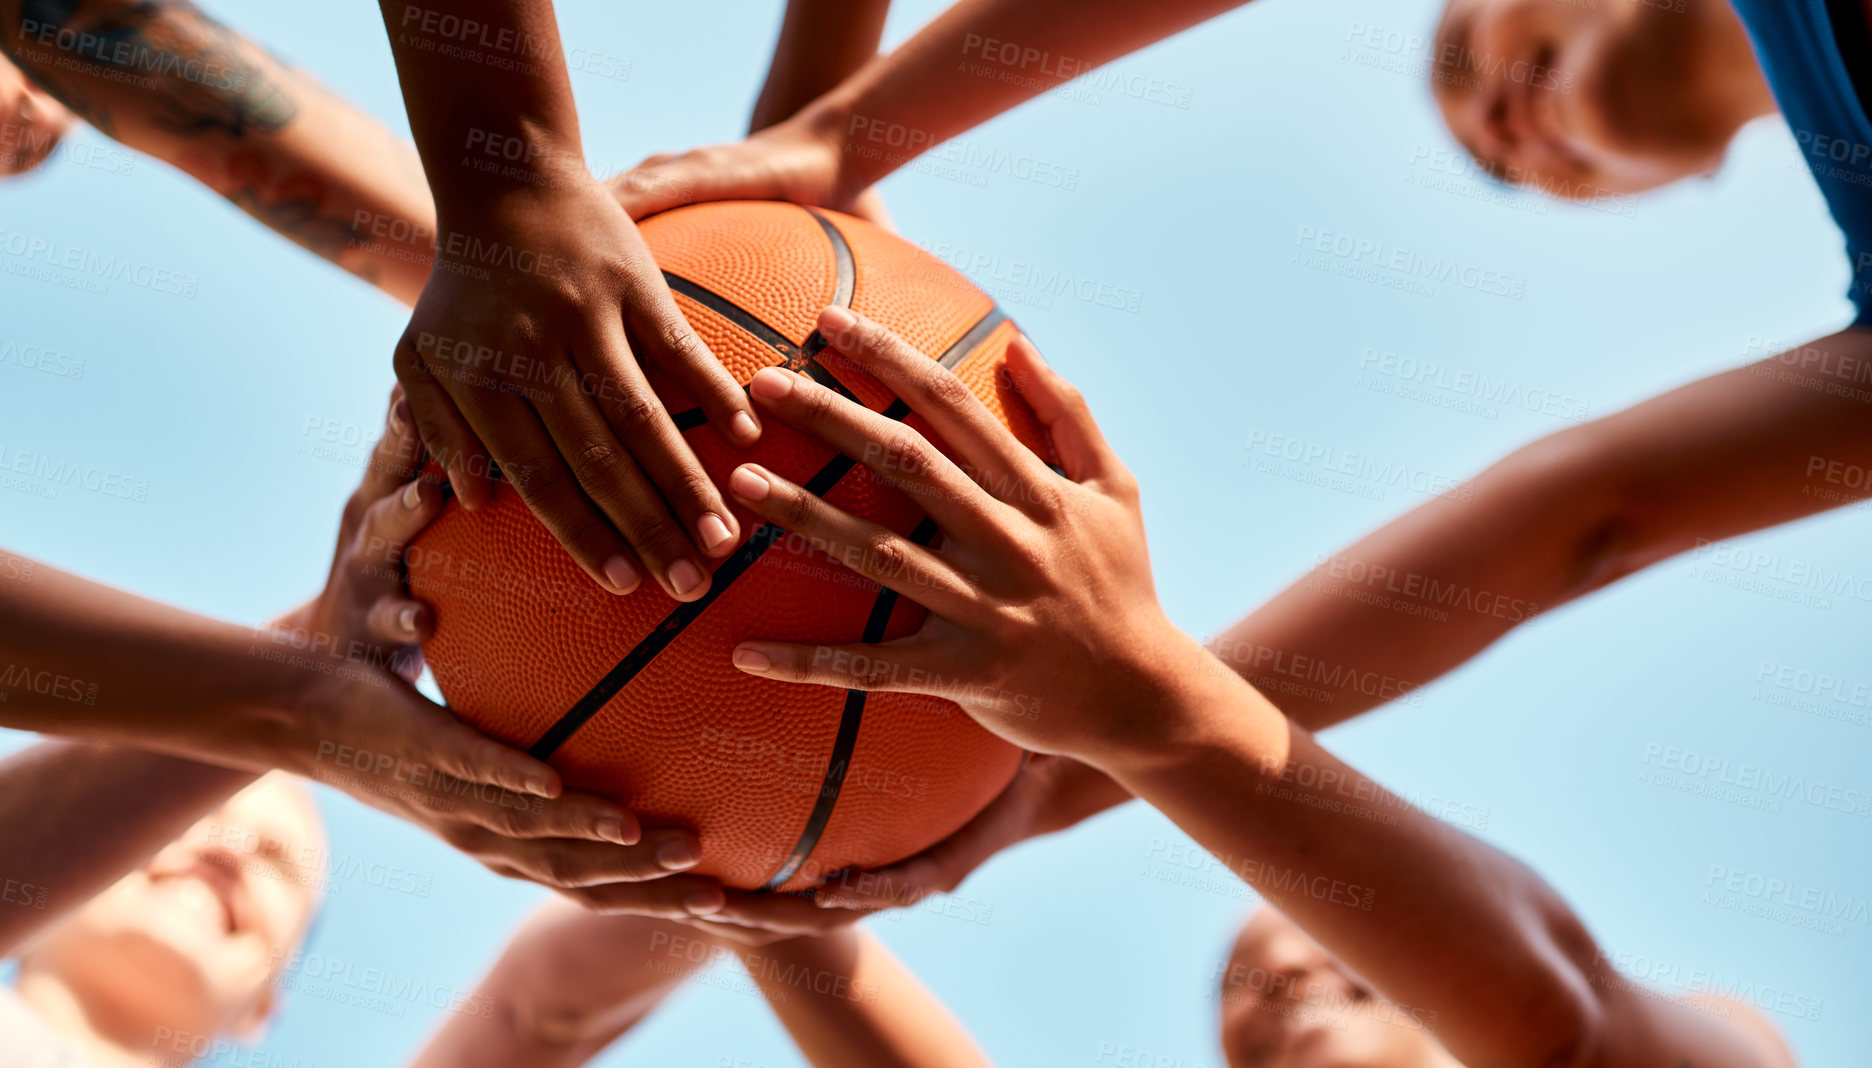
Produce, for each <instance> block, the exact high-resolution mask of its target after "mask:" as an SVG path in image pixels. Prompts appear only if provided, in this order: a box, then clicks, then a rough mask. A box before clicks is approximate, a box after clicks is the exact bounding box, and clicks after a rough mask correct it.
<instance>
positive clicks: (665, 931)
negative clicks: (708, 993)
mask: <svg viewBox="0 0 1872 1068" xmlns="http://www.w3.org/2000/svg"><path fill="white" fill-rule="evenodd" d="M692 947H700V948H702V950H703V952H700V953H692V952H691V949H692ZM726 955H727V951H726V950H722V949H720V948H719V947H717V946H716V945H715V943H714V941H713V940H712V939H710V938H709V937H708V936H706V935H703V934H702V933H701V932H699V931H697V930H696V929H695V928H693V927H689V926H686V925H684V924H680V923H675V922H672V921H667V920H655V919H649V918H646V917H640V916H597V915H593V914H592V913H589V912H586V911H584V910H583V909H580V908H578V907H577V906H575V905H573V904H571V903H570V902H567V901H564V900H561V899H558V898H553V899H550V900H548V901H547V902H546V904H545V905H543V906H542V907H541V908H540V909H539V911H538V912H535V913H534V914H533V915H532V916H531V917H529V918H528V919H527V921H526V922H525V923H524V924H522V925H521V927H520V929H519V930H518V931H517V932H515V934H514V937H513V939H512V941H511V942H509V943H508V945H507V948H506V949H505V950H503V951H502V952H501V956H500V959H499V960H498V961H496V962H495V964H494V967H493V968H491V969H490V970H489V971H488V974H487V976H486V977H485V978H483V979H482V980H481V983H480V984H479V985H478V986H477V987H476V988H475V992H474V994H473V996H472V997H471V998H470V999H469V1001H468V1006H469V1008H470V1009H471V1010H472V1011H465V1012H457V1013H451V1014H449V1015H447V1016H446V1017H444V1019H443V1022H442V1025H441V1027H440V1028H439V1029H438V1030H437V1031H436V1033H435V1034H434V1035H433V1036H432V1037H431V1038H430V1039H429V1041H428V1042H427V1043H426V1044H425V1045H424V1047H423V1049H422V1051H421V1052H420V1053H418V1054H417V1055H416V1057H415V1059H414V1060H412V1061H411V1068H509V1066H510V1065H516V1064H524V1065H527V1066H528V1068H577V1066H578V1065H581V1064H584V1063H585V1062H586V1061H588V1060H590V1059H591V1058H592V1057H595V1056H597V1055H598V1053H599V1052H600V1051H602V1050H603V1049H604V1048H605V1047H606V1046H607V1045H609V1044H610V1043H611V1042H613V1041H615V1040H616V1039H617V1037H618V1036H619V1035H621V1034H623V1033H624V1032H625V1031H627V1030H629V1029H630V1028H631V1027H632V1026H633V1025H635V1024H636V1023H637V1022H638V1021H640V1020H642V1019H643V1018H644V1017H645V1016H647V1015H649V1014H650V1012H651V1011H652V1010H653V1009H655V1008H656V1006H657V1005H658V1004H659V1003H660V1002H661V1001H662V1000H663V998H664V997H666V996H667V995H668V994H669V992H670V991H671V990H672V989H674V988H675V986H676V984H677V983H680V982H681V981H682V980H684V979H686V978H687V977H688V976H689V975H690V974H692V973H693V972H695V971H698V970H700V969H701V968H703V967H706V966H707V964H708V963H711V962H713V961H716V960H719V959H721V958H722V957H725V956H726ZM696 957H699V958H700V961H698V960H697V959H694V958H696Z"/></svg>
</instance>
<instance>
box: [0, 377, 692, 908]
mask: <svg viewBox="0 0 1872 1068" xmlns="http://www.w3.org/2000/svg"><path fill="white" fill-rule="evenodd" d="M420 455H421V454H420V449H419V447H418V446H417V444H416V441H415V437H414V431H413V429H412V428H411V426H410V419H409V412H408V408H407V406H406V405H404V404H403V403H402V402H401V401H400V400H399V401H397V402H395V403H394V404H393V405H392V407H391V411H390V416H389V418H388V419H387V420H386V425H385V432H384V435H383V437H382V439H380V440H379V442H378V444H377V447H376V449H375V451H374V452H373V453H372V455H371V457H370V461H369V463H368V465H367V467H366V471H365V474H364V478H363V481H362V483H361V485H360V486H359V487H358V489H357V491H356V492H355V493H354V494H353V495H352V497H351V499H350V501H349V502H348V503H347V504H346V506H345V509H344V515H343V519H342V521H341V523H340V524H339V533H338V544H337V547H336V549H335V551H334V552H333V554H332V567H331V572H330V576H329V578H328V580H327V582H326V584H325V589H324V590H323V591H322V592H321V593H320V594H319V596H317V597H315V598H313V599H312V600H311V601H309V602H307V603H306V604H305V605H304V606H302V607H300V608H298V609H296V610H294V611H293V612H291V613H288V614H287V615H286V616H285V617H283V618H282V619H280V620H279V621H277V622H276V623H275V624H274V625H273V626H271V627H269V628H266V629H264V630H253V629H250V628H247V627H241V626H236V625H234V624H230V623H222V622H219V621H216V620H211V619H205V618H203V617H201V616H197V615H193V614H191V613H188V612H183V611H181V610H179V609H175V608H171V607H169V606H167V605H161V604H157V603H155V602H152V601H147V600H143V599H142V598H139V597H135V596H133V595H131V594H128V593H124V592H123V591H120V590H114V589H111V588H110V587H108V586H103V585H100V584H97V583H94V582H88V581H86V580H84V579H81V578H78V577H77V576H74V575H68V574H65V573H64V572H60V571H57V570H54V569H52V568H49V567H45V566H43V565H39V564H36V563H35V562H33V561H30V560H27V559H25V558H23V557H17V556H10V555H7V554H4V553H0V726H7V727H17V728H23V729H27V730H37V731H41V732H44V733H48V734H56V735H62V736H65V737H68V738H72V739H76V740H82V741H87V742H92V743H97V744H111V745H125V746H134V747H136V748H140V749H147V750H153V751H156V752H162V753H167V754H170V755H172V756H175V757H178V758H183V757H187V758H198V759H201V760H206V761H212V762H214V763H216V764H221V765H225V766H228V767H232V768H239V769H243V770H244V771H246V772H248V773H252V772H257V771H261V770H265V769H267V768H272V767H280V768H284V769H286V770H289V771H293V772H295V773H297V774H300V775H304V776H306V777H308V778H313V779H317V780H319V781H320V782H324V783H327V784H328V785H331V786H334V787H337V788H338V789H341V790H343V791H345V792H346V793H349V794H351V795H352V796H354V797H356V798H357V799H358V800H360V801H363V802H364V803H365V804H368V805H372V806H373V807H376V808H380V809H383V810H385V811H387V812H390V813H392V814H393V815H397V816H400V817H402V818H404V819H407V820H409V821H411V822H413V823H416V824H417V825H419V826H422V827H426V828H428V829H429V830H431V831H432V832H434V833H435V834H436V835H438V836H439V837H441V838H442V839H443V840H444V841H446V842H448V843H449V844H450V845H452V846H454V847H456V848H457V849H460V850H461V851H463V852H465V853H468V854H469V855H471V856H473V857H475V858H476V859H478V860H480V861H481V862H482V863H484V864H486V865H487V866H488V867H490V868H492V869H494V870H495V871H496V872H498V873H500V874H502V875H507V876H513V877H521V878H528V879H532V880H534V881H536V882H540V883H543V884H546V885H549V886H552V887H554V888H556V889H559V890H560V891H562V892H563V893H565V894H566V895H567V896H569V897H573V898H575V899H577V900H579V901H581V902H583V903H584V904H586V905H588V906H589V907H594V908H601V907H610V906H612V905H613V904H614V903H615V902H617V901H618V900H619V899H627V900H630V901H633V902H635V903H636V905H637V907H638V908H639V909H640V910H645V911H652V912H659V913H663V914H673V915H679V916H681V915H688V914H689V910H688V906H686V904H685V900H686V898H687V896H688V895H689V894H691V893H694V892H698V891H702V892H706V893H709V894H711V895H719V894H720V890H719V889H718V888H716V887H715V886H714V884H713V883H712V882H708V881H705V880H697V879H693V878H692V877H688V876H673V877H669V878H653V877H655V876H664V875H666V874H667V872H668V869H667V868H665V867H664V866H663V865H661V864H660V863H659V862H658V860H657V853H658V850H659V848H661V847H662V846H664V845H665V844H666V843H668V842H669V841H670V840H672V839H679V840H683V841H686V842H689V843H690V844H691V845H692V846H693V840H694V836H693V835H691V834H690V833H689V832H687V831H684V830H680V829H677V828H658V829H651V830H643V829H642V828H640V827H639V826H638V824H637V821H636V819H635V818H634V817H633V816H632V815H631V814H630V813H629V812H628V811H626V810H624V809H622V808H620V807H619V806H618V805H617V804H615V803H614V802H611V801H608V800H605V799H603V798H599V797H597V796H594V795H591V794H583V793H578V792H566V791H562V789H561V784H560V782H559V777H558V773H557V772H555V771H554V770H553V769H552V767H551V766H550V765H547V764H544V763H541V762H540V761H537V760H534V759H533V758H531V757H529V756H527V755H526V754H524V753H521V752H519V751H517V750H513V749H510V748H508V747H506V746H503V745H501V744H499V743H498V742H496V741H494V740H493V739H492V738H488V737H487V736H485V735H482V734H480V733H479V732H477V731H475V730H474V729H472V728H470V727H468V726H467V725H465V724H464V723H462V722H461V721H460V720H458V719H456V718H455V717H454V716H453V715H451V714H450V713H449V711H448V710H447V709H445V708H443V707H441V706H439V705H436V704H433V703H431V702H430V701H428V700H427V699H426V698H424V697H423V696H422V695H421V694H419V693H417V692H416V690H415V689H414V687H412V686H411V685H410V682H409V680H410V679H411V678H413V677H414V673H415V671H416V670H419V668H420V662H421V661H420V652H419V651H418V649H417V643H419V642H421V641H422V640H423V639H425V638H426V637H427V636H428V634H429V632H430V628H431V626H432V622H433V621H432V619H431V618H430V614H429V610H428V609H427V608H426V607H425V606H423V605H420V604H418V603H416V602H413V601H410V600H409V599H408V597H407V595H406V594H405V592H404V590H403V586H402V578H401V571H400V562H401V559H402V555H403V547H404V546H405V545H406V544H408V542H409V541H410V540H411V539H412V538H414V537H415V536H416V534H417V533H419V532H420V531H421V530H422V528H423V527H424V526H425V525H426V524H427V523H428V521H429V519H430V518H432V517H433V516H434V515H435V514H436V513H437V512H439V511H440V510H441V508H442V493H441V488H440V487H439V486H437V485H435V484H434V483H433V482H431V481H428V480H425V479H422V478H417V477H415V475H416V466H417V463H418V461H419V457H420ZM124 759H125V760H130V758H128V757H126V758H124ZM130 762H131V763H133V764H134V763H136V762H135V761H134V760H131V761H130ZM152 763H154V764H160V762H159V761H158V762H152ZM681 866H682V865H678V867H681ZM120 874H121V873H120ZM4 877H5V873H4V872H0V878H4ZM54 889H55V890H58V892H60V893H64V892H65V891H64V889H63V888H60V887H54ZM711 900H713V898H711Z"/></svg>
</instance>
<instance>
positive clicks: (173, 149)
mask: <svg viewBox="0 0 1872 1068" xmlns="http://www.w3.org/2000/svg"><path fill="white" fill-rule="evenodd" d="M24 10H25V9H24V5H23V3H22V0H0V12H4V15H5V18H4V23H5V26H4V29H5V33H6V37H5V48H6V51H7V53H8V55H9V56H11V57H12V58H13V59H14V60H15V62H17V63H18V64H19V66H20V67H21V69H22V70H24V71H25V72H26V73H27V74H28V75H29V76H31V77H32V78H33V79H34V80H35V81H37V82H39V83H40V84H42V85H43V86H44V87H45V88H46V89H47V90H48V91H49V92H51V93H53V94H54V95H56V96H57V97H59V99H61V100H62V101H63V102H64V103H65V104H66V105H67V106H69V107H70V108H71V109H72V110H73V111H74V112H76V113H77V114H78V115H79V116H81V117H82V118H84V119H85V120H86V121H88V122H90V123H91V124H92V125H94V126H96V127H97V128H98V129H99V130H100V131H102V132H103V133H105V134H107V135H108V136H110V137H113V138H115V139H116V140H118V141H120V142H122V143H123V144H125V145H128V146H129V147H131V148H134V149H136V150H138V151H139V152H143V153H145V154H147V155H150V156H153V157H155V158H157V159H160V160H162V161H164V162H166V163H169V164H170V165H172V166H174V167H176V168H178V169H179V170H182V171H183V172H185V173H187V174H189V175H190V176H192V177H194V178H195V179H197V180H198V181H200V182H201V183H202V184H204V185H206V186H208V187H209V188H210V189H213V190H214V191H215V192H216V193H219V194H220V195H221V196H223V197H225V198H226V199H227V200H228V201H229V202H230V203H232V204H234V205H235V206H236V207H238V208H240V209H241V210H242V211H245V212H247V213H248V214H249V215H251V216H253V217H254V218H255V219H257V220H259V221H260V222H261V223H264V224H265V225H266V226H268V227H269V228H271V229H273V230H274V231H275V232H277V233H279V234H280V235H281V236H283V237H285V238H287V239H289V240H291V241H293V242H294V243H296V244H298V245H300V246H301V247H303V248H305V249H307V250H308V251H311V252H313V253H315V254H317V255H319V256H321V257H323V258H325V259H327V260H329V261H331V262H332V263H334V264H337V265H338V266H340V267H342V268H344V269H345V270H347V271H350V272H351V273H353V274H356V275H358V276H359V277H361V278H363V279H365V280H366V281H369V282H371V283H372V284H373V285H376V286H378V287H379V288H381V289H383V290H384V291H385V292H387V293H389V294H390V295H391V296H394V297H396V298H398V299H400V300H403V301H404V302H406V303H408V302H411V301H413V300H414V299H415V297H416V294H417V293H419V292H421V290H422V283H423V280H424V279H425V278H426V277H427V276H428V263H429V257H430V252H431V248H430V246H431V245H432V243H433V241H434V234H435V225H434V218H433V216H434V209H433V208H432V207H431V206H430V201H429V195H428V189H427V187H426V186H425V185H424V184H423V180H422V173H421V167H420V165H419V164H418V162H417V160H416V156H415V153H414V152H413V151H412V150H411V148H410V146H409V145H407V144H405V143H404V142H402V141H400V140H398V139H397V138H396V137H395V136H393V135H392V134H391V133H390V132H389V131H388V130H387V129H385V128H384V127H383V125H382V124H381V123H379V122H377V121H376V120H375V119H372V118H371V117H370V116H368V115H365V114H364V113H363V112H361V111H359V110H358V109H357V108H356V107H354V106H353V105H351V104H350V103H348V102H346V101H344V100H342V99H340V98H338V97H336V96H334V95H333V94H331V93H330V92H328V91H327V90H325V89H324V88H323V87H322V86H320V85H319V84H318V83H317V81H316V80H315V79H313V78H311V77H310V76H308V75H306V74H304V73H303V72H301V71H298V70H294V69H292V68H290V67H287V66H285V65H284V64H282V63H280V62H279V61H278V60H276V59H275V58H274V57H273V56H272V55H271V54H269V53H268V52H267V51H266V49H264V48H262V47H261V46H259V45H257V44H255V43H254V42H252V41H250V40H247V39H246V38H244V37H242V36H240V35H239V34H236V33H234V32H232V31H231V30H229V29H228V28H227V27H225V26H223V25H221V24H220V23H218V22H216V21H215V20H214V19H213V18H211V17H209V16H208V15H207V14H206V13H204V12H203V11H201V10H200V9H199V8H197V7H195V6H194V5H193V4H191V3H188V2H186V0H167V2H156V3H149V2H131V0H81V2H79V3H77V4H75V5H72V6H71V7H70V8H69V10H67V11H63V12H61V14H60V16H59V17H58V18H57V19H56V20H50V19H48V18H45V17H42V16H40V15H38V14H26V13H24Z"/></svg>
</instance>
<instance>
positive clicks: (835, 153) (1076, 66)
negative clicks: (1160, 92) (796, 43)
mask: <svg viewBox="0 0 1872 1068" xmlns="http://www.w3.org/2000/svg"><path fill="white" fill-rule="evenodd" d="M1245 2H1246V0H1163V2H1161V3H1147V4H1140V3H1128V2H1126V0H962V2H961V3H958V4H956V5H955V6H953V7H951V8H949V9H948V10H947V11H944V12H943V13H942V14H941V15H938V16H937V17H936V18H935V19H934V20H933V21H931V22H930V23H929V25H927V26H925V27H923V29H921V30H919V31H918V32H917V34H916V35H915V36H914V37H912V38H910V39H909V40H908V41H905V42H904V43H903V44H902V45H900V46H898V47H897V48H896V49H895V50H894V51H892V52H891V53H890V54H889V55H885V56H879V57H877V58H876V59H873V60H872V61H871V62H869V63H867V64H865V65H864V66H863V67H862V68H860V69H859V70H858V71H857V72H856V73H854V74H853V75H852V76H851V77H849V78H846V79H845V80H844V81H842V82H840V83H839V84H838V85H837V86H836V87H835V88H833V89H831V90H830V91H828V92H826V93H825V94H824V95H822V96H820V97H819V98H818V99H816V100H814V101H813V103H812V104H810V105H808V106H807V107H806V108H804V109H803V110H801V111H800V112H799V113H798V114H796V115H794V116H793V117H792V118H790V119H787V120H786V121H785V122H782V123H779V124H777V125H775V126H772V127H770V128H768V129H765V130H762V131H760V132H758V133H756V134H755V135H754V136H753V137H750V138H749V139H748V140H746V141H743V142H741V143H739V144H734V145H719V146H716V147H713V148H705V149H698V150H696V151H694V152H690V153H687V154H685V155H682V156H678V157H674V158H670V159H663V160H659V161H657V162H656V163H654V164H653V165H650V166H646V167H643V168H641V169H640V170H639V171H637V172H634V180H632V181H629V182H620V183H616V184H615V188H616V189H617V190H618V195H619V199H620V201H622V203H623V204H624V207H625V210H627V211H629V212H630V213H631V215H632V217H634V218H642V217H643V216H644V215H647V214H650V213H652V212H657V211H662V210H665V209H667V208H672V207H675V206H677V205H679V204H686V203H691V202H694V201H703V200H793V201H797V202H799V203H805V204H815V205H820V206H823V207H830V208H839V209H847V208H849V207H850V206H851V205H852V203H853V201H854V200H855V199H856V198H857V197H858V195H859V194H860V193H862V192H863V191H864V190H865V189H867V188H869V187H870V186H872V185H873V184H875V183H877V182H879V181H881V180H883V179H884V177H885V176H886V175H889V174H890V173H891V172H892V171H895V170H896V169H897V168H899V167H902V166H903V165H904V164H906V163H909V162H910V161H911V160H913V159H915V158H917V157H918V156H919V155H922V154H923V153H924V152H926V151H928V150H930V149H932V148H935V147H936V146H937V145H940V144H942V143H943V142H945V141H948V140H949V139H951V138H953V137H956V136H958V135H960V134H963V133H966V132H967V131H969V130H971V129H973V128H974V127H976V126H979V125H981V124H982V123H984V122H987V121H988V120H989V119H992V118H994V117H995V116H996V115H999V114H1001V113H1002V112H1004V111H1007V110H1009V109H1011V108H1013V107H1015V106H1016V105H1018V104H1021V103H1024V102H1025V101H1027V100H1030V99H1032V98H1033V97H1036V96H1039V95H1040V94H1042V93H1044V92H1047V91H1048V90H1050V89H1055V88H1058V87H1059V86H1061V85H1064V84H1065V83H1066V82H1068V81H1070V80H1071V79H1073V78H1076V77H1078V76H1079V75H1081V74H1084V73H1086V72H1087V71H1090V70H1092V69H1093V68H1094V67H1098V66H1101V65H1103V64H1105V63H1109V62H1111V61H1112V60H1114V59H1117V58H1119V57H1120V56H1123V55H1126V54H1128V53H1131V52H1135V51H1137V50H1138V49H1140V48H1143V47H1145V46H1146V45H1150V44H1154V43H1155V42H1157V41H1160V40H1163V39H1164V38H1166V37H1169V36H1171V35H1172V34H1175V33H1178V32H1180V31H1182V30H1185V29H1188V28H1189V27H1191V26H1194V25H1196V24H1197V23H1199V22H1202V21H1204V20H1206V19H1210V18H1213V17H1215V16H1216V15H1219V14H1221V13H1223V12H1225V11H1228V10H1231V9H1233V8H1236V7H1240V6H1241V5H1242V4H1243V3H1245Z"/></svg>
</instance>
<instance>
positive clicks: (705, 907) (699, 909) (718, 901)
mask: <svg viewBox="0 0 1872 1068" xmlns="http://www.w3.org/2000/svg"><path fill="white" fill-rule="evenodd" d="M682 903H683V908H685V909H687V910H689V913H690V914H691V915H694V916H707V915H709V914H710V913H712V912H720V911H721V909H722V906H723V905H725V904H727V903H728V902H727V900H726V899H724V898H723V897H722V893H721V891H720V890H691V891H689V896H688V897H685V898H683V902H682Z"/></svg>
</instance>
